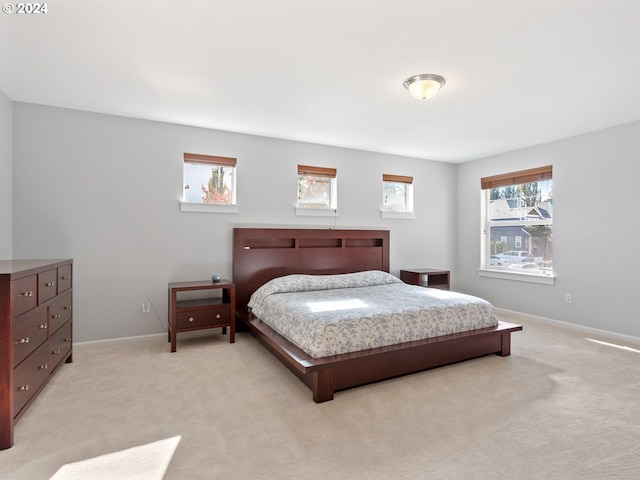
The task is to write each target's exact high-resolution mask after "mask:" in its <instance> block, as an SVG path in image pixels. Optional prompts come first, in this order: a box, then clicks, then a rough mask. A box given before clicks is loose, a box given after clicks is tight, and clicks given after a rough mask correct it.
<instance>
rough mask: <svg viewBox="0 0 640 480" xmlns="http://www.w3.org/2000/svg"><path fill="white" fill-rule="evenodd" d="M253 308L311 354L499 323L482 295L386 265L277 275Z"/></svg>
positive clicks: (260, 292)
mask: <svg viewBox="0 0 640 480" xmlns="http://www.w3.org/2000/svg"><path fill="white" fill-rule="evenodd" d="M248 306H249V308H250V310H251V312H252V313H253V314H254V315H255V316H256V317H258V318H259V319H260V320H261V321H262V322H264V323H265V324H267V325H269V326H270V327H271V328H272V329H273V330H275V331H276V332H278V333H279V334H280V335H282V336H283V337H285V338H286V339H287V340H289V341H290V342H292V343H293V344H294V345H296V346H297V347H298V348H300V349H301V350H303V351H304V352H306V353H307V354H308V355H310V356H311V357H313V358H322V357H328V356H332V355H338V354H342V353H348V352H355V351H361V350H367V349H370V348H376V347H382V346H387V345H395V344H400V343H405V342H411V341H414V340H422V339H425V338H431V337H437V336H441V335H448V334H452V333H457V332H464V331H469V330H475V329H478V328H485V327H493V326H496V325H497V324H498V317H497V316H496V312H495V308H494V307H493V305H492V304H491V303H489V302H488V301H486V300H484V299H482V298H478V297H474V296H471V295H465V294H462V293H456V292H450V291H447V290H438V289H434V288H425V287H420V286H416V285H407V284H405V283H404V282H402V281H401V280H400V279H398V278H397V277H395V276H393V275H391V274H389V273H386V272H382V271H368V272H358V273H350V274H341V275H287V276H284V277H279V278H275V279H273V280H271V281H269V282H267V283H266V284H264V285H263V286H262V287H260V288H259V289H258V290H256V291H255V292H254V294H253V295H252V296H251V299H250V301H249V304H248Z"/></svg>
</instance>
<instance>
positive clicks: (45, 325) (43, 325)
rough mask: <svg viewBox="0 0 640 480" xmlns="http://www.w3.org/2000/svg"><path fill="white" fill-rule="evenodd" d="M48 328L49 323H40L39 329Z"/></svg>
mask: <svg viewBox="0 0 640 480" xmlns="http://www.w3.org/2000/svg"><path fill="white" fill-rule="evenodd" d="M46 329H47V324H46V323H42V324H40V325H38V330H46Z"/></svg>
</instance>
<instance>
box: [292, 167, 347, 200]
mask: <svg viewBox="0 0 640 480" xmlns="http://www.w3.org/2000/svg"><path fill="white" fill-rule="evenodd" d="M336 178H337V170H336V169H335V168H325V167H314V166H310V165H298V201H297V204H296V206H297V208H311V209H336V208H337V204H338V200H337V199H338V194H337V188H336V183H337V182H336Z"/></svg>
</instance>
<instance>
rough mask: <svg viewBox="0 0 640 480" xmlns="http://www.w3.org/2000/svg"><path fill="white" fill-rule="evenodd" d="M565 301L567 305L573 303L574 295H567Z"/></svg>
mask: <svg viewBox="0 0 640 480" xmlns="http://www.w3.org/2000/svg"><path fill="white" fill-rule="evenodd" d="M564 300H565V302H567V303H573V295H571V294H570V293H565V295H564Z"/></svg>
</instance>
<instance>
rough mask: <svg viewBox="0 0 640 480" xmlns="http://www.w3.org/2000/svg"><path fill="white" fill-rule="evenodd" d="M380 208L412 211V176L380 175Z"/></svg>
mask: <svg viewBox="0 0 640 480" xmlns="http://www.w3.org/2000/svg"><path fill="white" fill-rule="evenodd" d="M382 210H383V211H388V212H413V177H405V176H402V175H388V174H386V173H385V174H383V175H382Z"/></svg>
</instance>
